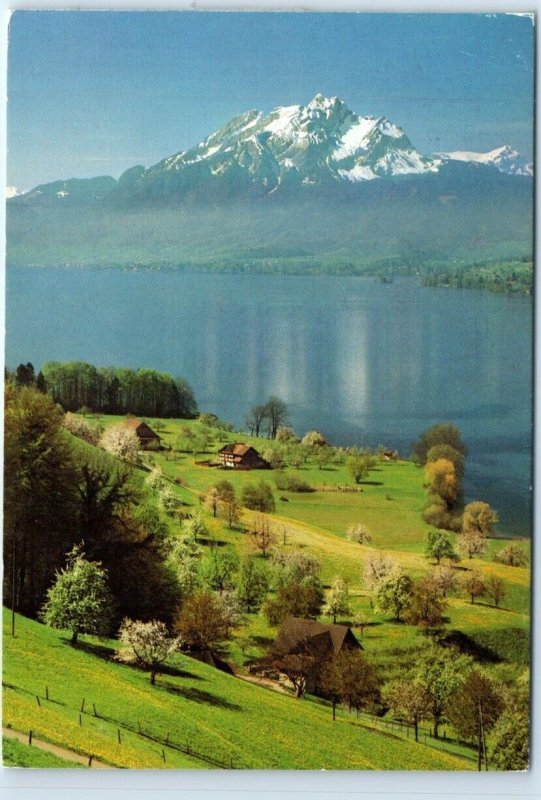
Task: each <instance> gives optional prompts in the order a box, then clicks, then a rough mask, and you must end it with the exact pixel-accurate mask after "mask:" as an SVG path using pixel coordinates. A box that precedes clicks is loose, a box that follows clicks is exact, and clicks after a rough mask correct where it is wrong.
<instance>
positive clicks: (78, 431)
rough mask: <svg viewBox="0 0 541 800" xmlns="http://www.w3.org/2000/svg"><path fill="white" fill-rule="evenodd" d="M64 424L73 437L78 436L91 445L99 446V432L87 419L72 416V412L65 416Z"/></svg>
mask: <svg viewBox="0 0 541 800" xmlns="http://www.w3.org/2000/svg"><path fill="white" fill-rule="evenodd" d="M62 424H63V426H64V428H66V430H68V431H69V432H70V433H71V434H73V436H77V437H78V438H79V439H83V440H84V441H85V442H88V443H89V444H97V443H98V441H99V438H100V436H99V431H98V430H97V429H96V428H92V427H91V426H90V425H89V424H88V422H87V421H86V420H85V419H81V418H80V417H77V416H76V415H75V414H72V413H71V411H68V413H67V414H64V418H63V420H62Z"/></svg>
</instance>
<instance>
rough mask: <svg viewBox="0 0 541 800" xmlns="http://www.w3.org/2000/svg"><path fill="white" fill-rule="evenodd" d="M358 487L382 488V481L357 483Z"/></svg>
mask: <svg viewBox="0 0 541 800" xmlns="http://www.w3.org/2000/svg"><path fill="white" fill-rule="evenodd" d="M358 486H383V481H359V483H358Z"/></svg>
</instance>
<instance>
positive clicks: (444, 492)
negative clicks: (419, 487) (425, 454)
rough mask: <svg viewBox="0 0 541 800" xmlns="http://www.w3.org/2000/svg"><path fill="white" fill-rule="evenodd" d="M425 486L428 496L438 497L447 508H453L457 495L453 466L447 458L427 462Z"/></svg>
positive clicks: (456, 480)
mask: <svg viewBox="0 0 541 800" xmlns="http://www.w3.org/2000/svg"><path fill="white" fill-rule="evenodd" d="M425 480H426V486H427V488H428V491H429V493H430V494H433V495H437V496H438V497H440V498H441V499H442V500H443V501H444V503H445V505H446V506H447V508H448V509H449V508H453V506H454V505H455V503H456V501H457V498H458V495H459V484H458V479H457V476H456V471H455V465H454V464H453V462H452V461H449V459H447V458H439V459H438V460H437V461H429V462H428V463H427V465H426V467H425Z"/></svg>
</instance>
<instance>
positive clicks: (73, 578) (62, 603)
mask: <svg viewBox="0 0 541 800" xmlns="http://www.w3.org/2000/svg"><path fill="white" fill-rule="evenodd" d="M112 605H113V598H112V595H111V592H110V591H109V587H108V585H107V571H106V570H104V569H103V568H102V566H101V564H100V563H99V562H97V561H87V560H86V558H85V554H84V552H83V550H82V547H81V545H77V546H76V547H74V548H73V550H71V552H70V553H69V554H68V561H67V565H66V567H65V569H63V570H62V571H61V572H59V573H57V576H56V580H55V582H54V584H53V585H52V586H51V588H50V589H49V591H48V592H47V600H46V601H45V604H44V606H43V608H42V610H41V618H42V620H43V622H44V623H45V624H46V625H49V626H50V627H51V628H60V629H64V630H69V631H71V634H72V636H71V641H72V643H73V644H76V643H77V637H78V636H79V634H80V633H88V634H93V635H96V636H102V635H105V634H107V633H108V631H109V627H110V622H111V611H112Z"/></svg>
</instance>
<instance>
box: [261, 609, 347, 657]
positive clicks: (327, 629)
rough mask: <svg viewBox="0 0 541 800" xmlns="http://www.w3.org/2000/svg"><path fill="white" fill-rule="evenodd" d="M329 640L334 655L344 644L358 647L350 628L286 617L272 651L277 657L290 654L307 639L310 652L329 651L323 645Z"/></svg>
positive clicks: (325, 645)
mask: <svg viewBox="0 0 541 800" xmlns="http://www.w3.org/2000/svg"><path fill="white" fill-rule="evenodd" d="M316 637H317V639H316ZM329 638H330V641H331V643H332V648H333V650H334V652H335V653H339V652H340V650H341V649H342V648H343V647H344V645H345V644H347V645H349V646H353V647H354V646H355V645H358V646H359V647H360V645H359V643H358V642H357V639H356V638H355V636H354V635H353V633H352V631H351V628H350V627H348V626H347V625H325V624H323V623H322V622H318V621H317V620H315V619H303V618H302V617H288V618H287V619H286V620H285V621H284V623H283V624H282V627H281V628H280V632H279V633H278V637H277V639H276V641H275V643H274V647H273V650H274V652H275V653H277V654H278V655H285V654H286V653H292V652H294V651H295V650H297V649H298V647H299V645H301V644H302V645H305V643H306V640H307V639H310V640H311V641H310V643H309V648H310V650H312V649H313V648H316V649H318V650H319V649H320V648H323V649H327V650H329V649H330V647H329V645H328V644H325V642H327V643H328V641H329Z"/></svg>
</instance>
